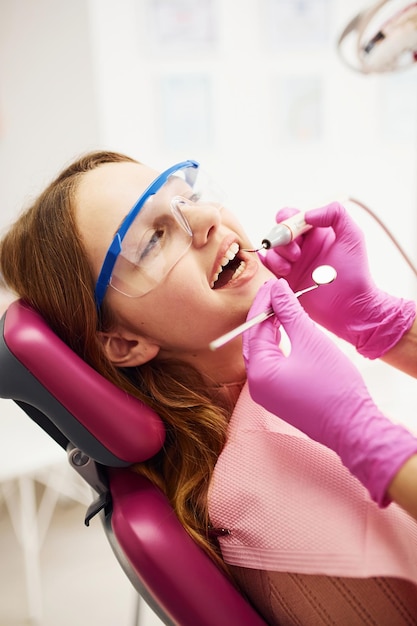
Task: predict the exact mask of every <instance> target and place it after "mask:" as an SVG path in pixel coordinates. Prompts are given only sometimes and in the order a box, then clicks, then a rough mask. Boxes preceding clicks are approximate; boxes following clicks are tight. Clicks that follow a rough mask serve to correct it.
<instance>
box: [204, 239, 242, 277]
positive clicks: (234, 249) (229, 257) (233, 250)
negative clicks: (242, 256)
mask: <svg viewBox="0 0 417 626" xmlns="http://www.w3.org/2000/svg"><path fill="white" fill-rule="evenodd" d="M238 252H239V244H238V243H236V242H234V243H232V244H231V246H230V247H229V248H228V250H227V251H226V253H225V255H224V257H223V258H222V259H221V261H220V263H219V266H218V268H217V270H216V273H215V274H214V276H213V280H212V283H211V285H210V286H211V287H213V285H214V283H215V282H216V280H217V279H218V277H219V276H220V274H221V272H222V271H223V268H224V267H225V265H227V264H228V263H229V262H230V261H233V259H234V258H235V256H236V255H237V253H238Z"/></svg>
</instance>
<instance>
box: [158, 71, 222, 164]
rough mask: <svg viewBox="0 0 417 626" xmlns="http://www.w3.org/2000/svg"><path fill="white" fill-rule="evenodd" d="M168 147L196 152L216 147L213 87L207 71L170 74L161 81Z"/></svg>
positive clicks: (174, 149) (160, 90)
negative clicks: (213, 125)
mask: <svg viewBox="0 0 417 626" xmlns="http://www.w3.org/2000/svg"><path fill="white" fill-rule="evenodd" d="M159 103H160V120H161V127H160V128H161V134H162V143H163V146H164V148H167V149H169V150H172V151H179V152H181V151H182V152H184V151H187V150H192V151H193V154H195V153H196V151H197V152H198V153H200V152H206V151H207V150H209V149H210V148H211V147H212V136H213V133H212V104H211V103H212V87H211V80H210V77H209V76H208V75H206V74H188V73H181V74H170V75H166V76H163V77H162V78H161V80H160V83H159Z"/></svg>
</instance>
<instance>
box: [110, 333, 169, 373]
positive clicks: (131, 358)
mask: <svg viewBox="0 0 417 626" xmlns="http://www.w3.org/2000/svg"><path fill="white" fill-rule="evenodd" d="M98 338H99V339H100V341H101V342H102V344H103V347H104V350H105V352H106V354H107V356H108V358H109V359H110V361H111V362H112V363H114V364H115V365H116V366H117V367H135V366H136V365H143V363H147V361H150V360H151V359H153V358H154V357H155V356H156V355H157V354H158V352H159V346H158V345H156V344H155V343H153V342H152V341H151V340H150V339H148V338H146V337H141V336H138V335H131V336H130V335H128V334H126V333H120V332H109V333H102V332H99V333H98Z"/></svg>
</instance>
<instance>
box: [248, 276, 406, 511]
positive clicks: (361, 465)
mask: <svg viewBox="0 0 417 626" xmlns="http://www.w3.org/2000/svg"><path fill="white" fill-rule="evenodd" d="M303 297H304V296H303ZM271 305H272V307H273V309H274V311H275V315H276V317H271V318H269V319H268V320H266V321H264V322H262V323H261V324H258V325H257V326H254V327H252V328H251V329H249V330H247V331H245V333H244V335H243V355H244V359H245V364H246V369H247V375H248V383H249V390H250V394H251V396H252V398H253V399H254V400H255V402H257V403H258V404H260V405H262V406H263V407H264V408H266V409H267V410H268V411H270V412H271V413H274V414H275V415H278V416H279V417H280V418H281V419H284V420H285V421H287V422H288V423H290V424H292V425H293V426H295V427H296V428H298V429H299V430H301V431H303V432H304V433H306V434H307V435H308V436H309V437H311V438H312V439H314V440H316V441H318V442H320V443H322V444H324V445H325V446H327V447H328V448H331V449H333V450H334V451H335V452H336V453H337V454H338V455H339V456H340V458H341V460H342V462H343V464H344V465H345V466H346V467H347V468H348V469H349V470H350V472H351V473H352V474H354V475H355V476H356V477H357V478H358V479H359V480H360V481H361V482H362V484H363V485H364V486H365V487H366V488H367V489H368V491H369V493H370V495H371V497H372V498H373V499H374V500H375V501H376V502H377V503H378V504H379V505H380V506H385V505H387V504H389V499H388V497H387V496H386V492H387V488H388V486H389V484H390V482H391V480H392V479H393V477H394V475H395V474H396V473H397V471H398V470H399V469H400V467H401V466H402V465H403V463H404V462H405V461H406V460H407V459H408V458H409V457H410V456H412V455H413V454H415V453H417V439H416V438H415V437H413V435H412V434H411V433H410V432H409V431H408V430H406V429H405V428H403V427H402V426H399V425H395V424H393V423H392V422H390V421H389V420H388V419H387V418H386V417H384V416H383V415H382V413H381V411H380V410H379V409H378V407H377V406H376V405H375V403H374V402H373V400H372V398H371V397H370V395H369V393H368V390H367V388H366V386H365V382H364V380H363V378H362V376H361V375H360V373H359V371H358V370H357V369H356V368H355V366H354V365H353V363H352V362H351V361H350V360H349V359H348V358H347V356H346V355H344V354H343V352H342V351H341V350H339V348H338V347H337V346H336V345H335V344H334V343H333V341H332V340H331V339H330V338H329V337H328V336H326V335H325V334H324V333H323V332H322V331H321V330H320V329H319V328H318V327H317V326H316V325H315V323H314V322H313V321H312V320H311V319H310V318H309V317H308V315H307V314H306V313H305V311H304V309H303V308H302V307H301V305H300V303H299V301H298V300H297V298H296V297H295V296H294V294H293V292H292V291H291V289H290V288H289V286H288V283H287V282H286V281H285V280H284V279H281V280H276V279H273V280H271V281H269V282H268V283H266V284H265V285H263V287H262V288H261V289H260V290H259V292H258V294H257V296H256V298H255V301H254V303H253V305H252V307H251V310H250V311H249V314H248V319H249V318H251V317H254V316H255V315H257V314H258V313H260V312H261V311H264V310H265V309H267V308H268V307H269V306H271ZM277 318H278V319H277ZM278 320H279V321H280V322H281V323H282V325H283V328H284V329H285V331H286V332H287V334H288V336H289V339H290V342H291V352H290V354H289V356H284V354H283V353H282V351H281V350H280V349H279V347H278V343H279V339H280V333H279V327H278V325H279V322H278Z"/></svg>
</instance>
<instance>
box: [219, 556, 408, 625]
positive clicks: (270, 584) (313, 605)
mask: <svg viewBox="0 0 417 626" xmlns="http://www.w3.org/2000/svg"><path fill="white" fill-rule="evenodd" d="M231 569H232V573H233V576H234V578H235V580H236V582H237V583H238V584H239V586H240V588H241V589H242V591H243V592H244V593H245V594H246V595H247V596H248V598H249V600H250V601H251V602H252V603H253V605H254V606H255V607H256V608H257V610H258V611H259V613H260V614H261V615H262V616H263V617H264V619H265V620H266V622H267V623H268V624H269V625H270V626H371V625H372V626H417V587H416V586H415V585H413V583H411V582H409V581H405V580H399V579H396V578H337V577H329V576H312V575H306V574H287V573H281V572H262V571H259V570H251V569H246V568H241V567H232V568H231Z"/></svg>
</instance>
